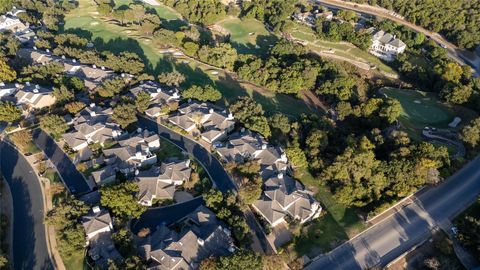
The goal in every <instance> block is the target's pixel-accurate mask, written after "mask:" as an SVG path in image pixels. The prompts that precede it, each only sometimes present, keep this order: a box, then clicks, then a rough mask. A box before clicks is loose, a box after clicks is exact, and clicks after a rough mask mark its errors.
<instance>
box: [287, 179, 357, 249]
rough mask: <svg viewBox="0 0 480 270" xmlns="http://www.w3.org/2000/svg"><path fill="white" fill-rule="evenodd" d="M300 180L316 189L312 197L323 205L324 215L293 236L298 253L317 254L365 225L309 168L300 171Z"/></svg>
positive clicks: (352, 234)
mask: <svg viewBox="0 0 480 270" xmlns="http://www.w3.org/2000/svg"><path fill="white" fill-rule="evenodd" d="M300 181H301V182H302V183H303V184H304V185H305V186H306V187H308V188H309V189H311V190H316V191H317V192H316V194H315V198H316V199H317V200H318V201H319V202H320V203H321V204H322V206H323V207H324V209H323V213H324V214H323V215H322V216H321V217H319V218H318V219H316V220H314V221H312V222H311V223H310V224H308V225H307V226H305V227H304V228H303V230H302V233H301V234H300V236H299V237H297V238H296V239H295V240H294V247H295V250H296V251H297V252H298V253H299V254H302V255H303V254H306V255H309V256H316V255H318V254H319V253H323V252H327V251H329V250H331V249H333V248H334V247H335V246H337V245H338V244H339V243H341V242H343V241H346V240H348V239H349V238H351V237H353V236H354V235H356V234H357V233H359V232H361V231H362V230H363V229H365V225H364V223H363V222H362V220H361V219H360V218H359V217H358V216H357V214H356V213H355V211H354V210H353V209H351V208H347V207H345V206H344V205H342V204H340V203H338V202H337V201H336V200H335V199H334V198H333V195H332V193H331V192H330V190H329V188H328V187H326V186H324V185H323V184H321V183H320V182H319V181H320V180H319V179H315V178H314V177H313V176H312V175H311V174H310V173H308V171H306V170H305V171H302V177H301V179H300Z"/></svg>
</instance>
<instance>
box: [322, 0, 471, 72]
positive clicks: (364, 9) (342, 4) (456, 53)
mask: <svg viewBox="0 0 480 270" xmlns="http://www.w3.org/2000/svg"><path fill="white" fill-rule="evenodd" d="M315 2H317V3H319V4H324V5H326V6H332V7H336V8H340V9H349V10H353V11H357V12H360V13H365V14H369V15H374V16H377V17H380V18H386V19H389V20H392V21H394V22H397V23H399V24H402V25H405V26H407V27H409V28H411V29H413V30H415V31H417V32H420V33H423V34H424V35H425V36H428V37H430V38H431V39H432V40H434V41H435V42H437V43H438V44H442V45H444V46H445V47H446V50H447V52H448V55H449V56H450V58H452V59H453V60H455V61H456V62H458V63H459V64H461V65H470V66H471V67H472V68H473V69H474V70H475V72H476V75H478V74H480V66H474V65H473V63H470V61H465V60H464V58H463V57H462V56H461V54H460V53H461V49H460V48H458V47H457V46H456V45H455V44H453V43H451V42H449V41H448V40H446V39H445V38H444V37H443V36H441V35H440V34H438V33H436V32H432V31H430V30H427V29H425V28H423V27H421V26H418V25H416V24H414V23H411V22H409V21H407V20H405V19H402V18H399V17H395V16H393V15H392V14H391V12H392V11H390V10H387V9H384V8H382V7H376V6H370V5H366V4H357V3H353V2H346V1H340V0H315Z"/></svg>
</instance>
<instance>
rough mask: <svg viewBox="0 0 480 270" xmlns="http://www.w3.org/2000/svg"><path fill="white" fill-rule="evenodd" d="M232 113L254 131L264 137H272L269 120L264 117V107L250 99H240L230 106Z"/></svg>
mask: <svg viewBox="0 0 480 270" xmlns="http://www.w3.org/2000/svg"><path fill="white" fill-rule="evenodd" d="M230 111H231V112H232V113H233V115H234V116H235V118H236V119H238V121H240V122H241V123H243V124H244V125H245V127H247V128H249V129H251V130H252V131H257V132H259V133H260V134H262V135H263V136H264V137H266V138H268V137H270V136H271V134H272V133H271V130H270V126H269V125H268V120H267V118H266V117H265V116H264V115H263V114H264V111H263V108H262V105H260V104H258V103H256V102H255V101H254V100H253V99H252V98H250V97H240V98H239V99H237V101H236V102H235V103H233V104H232V105H231V106H230Z"/></svg>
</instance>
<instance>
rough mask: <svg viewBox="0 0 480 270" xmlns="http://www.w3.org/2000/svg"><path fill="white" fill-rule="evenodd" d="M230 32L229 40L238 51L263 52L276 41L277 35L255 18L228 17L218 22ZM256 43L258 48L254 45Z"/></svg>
mask: <svg viewBox="0 0 480 270" xmlns="http://www.w3.org/2000/svg"><path fill="white" fill-rule="evenodd" d="M218 25H219V26H220V27H222V28H223V29H225V30H226V31H227V32H228V33H229V34H230V42H231V43H232V45H233V47H235V48H236V49H237V51H238V52H239V53H249V54H259V53H260V54H265V53H267V52H268V49H269V48H270V47H269V45H272V44H274V43H275V42H276V40H277V37H276V36H274V35H272V34H270V33H269V32H268V31H267V29H265V26H264V25H263V23H262V22H260V21H258V20H255V19H245V20H240V19H238V18H230V19H226V20H223V21H221V22H220V23H218ZM256 45H258V47H259V48H256V47H255V46H256Z"/></svg>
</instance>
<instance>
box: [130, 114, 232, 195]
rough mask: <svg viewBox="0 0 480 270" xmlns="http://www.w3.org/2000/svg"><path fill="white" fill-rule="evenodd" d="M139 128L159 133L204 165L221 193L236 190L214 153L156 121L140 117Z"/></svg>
mask: <svg viewBox="0 0 480 270" xmlns="http://www.w3.org/2000/svg"><path fill="white" fill-rule="evenodd" d="M138 126H139V127H141V128H143V129H148V130H150V131H155V132H157V133H158V135H159V136H161V137H163V138H165V139H167V140H169V141H171V142H172V143H174V144H175V145H177V146H179V147H180V148H181V149H183V151H185V152H187V153H189V154H190V155H192V156H194V157H195V158H196V159H197V160H198V161H199V162H200V163H202V164H203V166H204V167H205V169H206V170H207V172H208V174H209V175H210V177H211V178H212V181H213V182H214V183H215V186H216V187H217V188H218V189H219V190H220V191H221V192H227V191H229V190H236V186H235V184H234V183H233V181H232V179H231V178H230V176H229V175H228V174H227V173H226V172H225V169H224V168H223V166H222V164H221V163H220V161H218V160H217V159H216V158H215V157H214V156H213V154H212V153H210V152H209V151H208V150H207V149H205V148H203V147H202V146H201V145H200V144H198V143H197V142H195V141H194V140H191V139H189V138H186V137H184V136H182V135H180V134H178V133H176V132H174V131H172V130H170V129H169V128H167V127H165V126H162V125H159V124H158V123H157V122H156V121H154V120H152V119H149V118H146V117H143V116H140V117H138Z"/></svg>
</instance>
